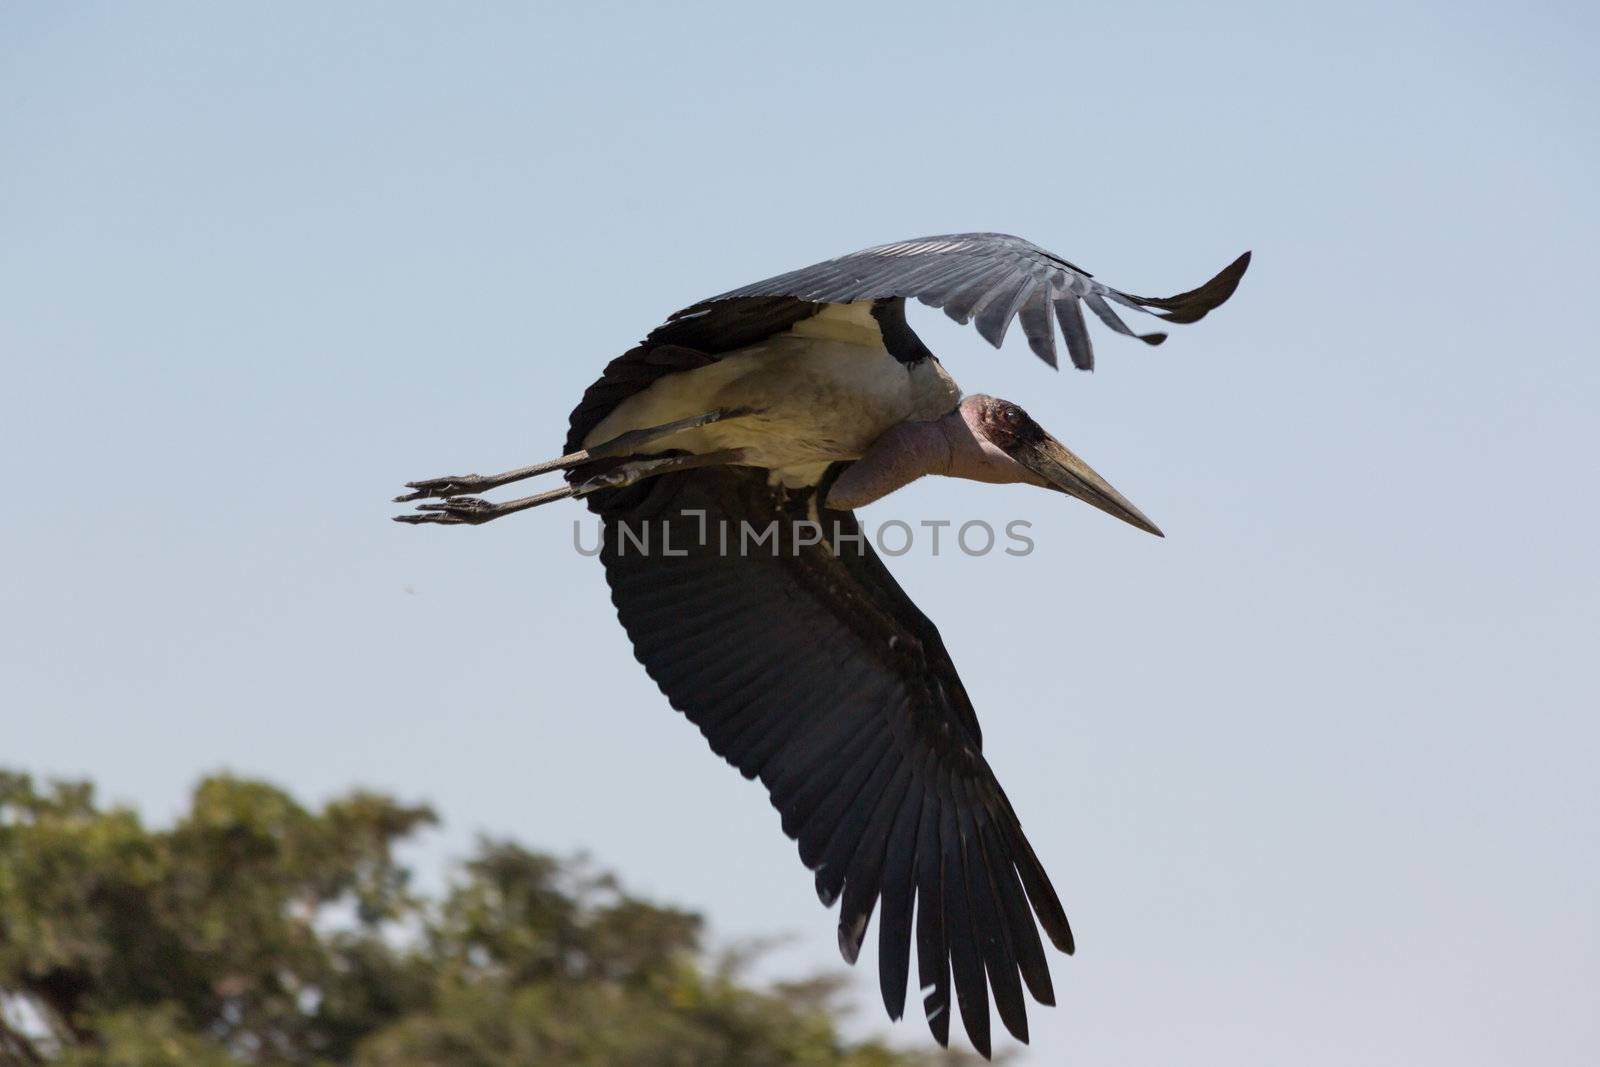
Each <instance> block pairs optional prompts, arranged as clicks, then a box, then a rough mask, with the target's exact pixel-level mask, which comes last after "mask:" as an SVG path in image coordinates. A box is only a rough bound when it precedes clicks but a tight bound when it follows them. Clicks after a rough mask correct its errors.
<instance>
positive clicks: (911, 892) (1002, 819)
mask: <svg viewBox="0 0 1600 1067" xmlns="http://www.w3.org/2000/svg"><path fill="white" fill-rule="evenodd" d="M828 483H829V479H824V483H823V484H824V485H826V484H828ZM815 494H820V495H823V496H825V495H826V494H825V492H824V491H823V490H822V488H821V487H820V486H819V487H818V488H817V489H815V490H808V491H803V492H791V491H786V490H779V489H774V488H772V487H770V486H768V484H767V481H766V477H765V474H764V472H761V471H756V470H750V469H747V468H737V467H724V468H707V469H704V470H698V471H689V472H681V473H678V474H667V475H663V476H661V477H660V478H657V479H654V480H653V481H650V482H646V483H642V484H640V485H638V486H634V487H631V488H629V489H624V490H614V491H606V492H603V493H598V494H595V496H594V497H592V498H591V506H594V507H595V508H596V510H598V511H599V513H600V514H601V516H602V518H603V520H604V522H605V525H606V528H607V535H606V538H605V543H604V547H603V548H602V551H601V559H602V561H603V562H604V563H605V566H606V577H607V580H608V581H609V583H610V585H611V590H612V600H613V601H614V603H615V604H616V606H617V612H618V615H619V616H620V617H621V619H622V624H623V626H624V628H625V629H626V630H627V632H628V635H629V637H630V638H631V639H632V641H633V645H634V652H635V655H636V656H637V657H638V658H639V660H640V662H642V663H643V664H644V665H645V668H646V670H648V671H649V673H650V675H651V677H652V678H654V679H655V680H656V681H657V683H658V684H659V685H660V686H661V688H662V691H663V692H665V693H666V695H667V697H668V699H669V700H670V701H671V702H672V705H673V706H674V707H676V708H677V709H679V710H680V711H682V712H683V713H684V714H685V715H686V716H687V717H688V718H689V719H690V720H691V721H693V722H694V723H695V724H696V725H697V726H698V727H699V728H700V730H701V732H702V733H703V734H704V735H705V737H706V739H707V741H708V742H709V743H710V745H711V748H712V750H713V751H715V752H717V753H718V754H719V755H721V756H723V757H724V758H725V759H727V760H728V761H729V762H730V763H732V764H733V765H734V766H736V767H738V769H739V770H740V771H741V772H742V773H744V774H746V775H755V776H757V777H759V778H760V780H761V781H762V783H763V784H764V785H765V786H766V787H767V789H768V793H769V796H770V799H771V801H772V804H773V806H774V807H775V808H776V809H777V810H778V813H779V815H780V818H781V822H782V826H783V829H784V832H785V833H787V834H788V835H789V836H790V837H792V838H794V839H796V841H797V843H798V845H799V852H800V856H801V859H802V861H803V862H804V863H805V864H806V865H807V866H808V867H810V868H812V869H813V871H814V878H815V880H816V884H817V892H818V896H819V898H820V899H821V900H822V901H823V903H824V904H829V905H833V904H837V905H838V906H839V908H840V913H839V950H840V954H841V955H842V956H843V957H844V958H845V959H846V960H848V961H850V962H854V961H855V959H856V957H857V956H858V955H859V953H860V949H861V945H862V943H863V942H864V940H865V938H866V933H867V927H868V924H869V922H870V919H871V917H872V915H873V913H874V911H877V912H878V915H879V934H878V936H879V953H878V957H879V981H880V988H881V990H882V993H883V1000H884V1005H885V1007H886V1008H887V1009H888V1010H889V1013H890V1014H891V1015H892V1016H898V1015H899V1014H900V1012H901V1011H902V1010H903V1008H904V1004H905V994H906V982H907V978H908V968H909V963H910V951H911V943H912V940H913V938H914V939H915V941H916V944H917V958H918V965H917V967H918V975H919V979H920V980H919V982H918V986H919V989H920V990H922V992H923V998H922V999H923V1008H924V1013H925V1015H926V1016H927V1018H928V1026H929V1029H930V1031H931V1032H932V1033H933V1035H934V1037H935V1038H936V1039H937V1040H939V1041H940V1042H941V1043H944V1042H947V1041H948V1040H949V1028H950V1014H951V1011H952V1009H953V1007H954V1006H955V1005H959V1006H960V1010H961V1019H962V1023H963V1025H964V1027H965V1029H966V1031H967V1035H968V1037H969V1038H971V1040H972V1043H973V1045H974V1047H976V1048H977V1049H979V1050H980V1051H981V1052H983V1053H984V1054H986V1055H987V1054H988V1052H989V1047H990V1029H989V996H990V991H991V989H992V991H993V995H994V997H995V998H996V999H995V1003H996V1007H997V1008H998V1011H999V1015H1000V1018H1001V1021H1002V1022H1003V1023H1004V1024H1005V1026H1006V1028H1007V1029H1008V1030H1009V1031H1011V1032H1012V1033H1013V1034H1015V1035H1017V1036H1018V1037H1019V1038H1023V1039H1025V1038H1026V1035H1027V1020H1026V1011H1025V1009H1024V1007H1023V998H1022V990H1023V989H1024V987H1026V988H1027V989H1028V990H1030V991H1032V992H1033V993H1034V994H1035V996H1036V999H1039V998H1038V994H1039V993H1040V992H1043V993H1044V995H1045V996H1047V997H1048V996H1051V995H1052V994H1051V989H1050V984H1049V973H1048V970H1047V969H1046V967H1045V965H1044V961H1043V953H1042V949H1041V948H1040V945H1041V944H1042V942H1041V941H1040V938H1039V932H1038V929H1037V927H1036V925H1035V923H1036V921H1037V922H1044V923H1046V933H1048V934H1050V936H1051V937H1052V940H1056V938H1057V934H1058V933H1059V931H1060V930H1061V929H1063V928H1064V923H1065V917H1064V916H1062V917H1061V919H1060V922H1059V923H1057V922H1056V920H1055V912H1056V911H1058V910H1059V907H1060V905H1059V903H1055V900H1056V898H1055V892H1054V890H1053V889H1051V888H1050V887H1049V881H1048V878H1046V877H1045V875H1044V873H1043V871H1042V870H1040V869H1037V860H1035V859H1034V858H1033V853H1032V850H1031V849H1029V848H1027V844H1026V840H1025V839H1024V838H1023V836H1022V828H1021V826H1020V825H1018V824H1017V823H1016V819H1015V816H1014V815H1012V814H1011V809H1010V805H1009V803H1008V802H1007V801H1006V799H1005V794H1004V793H1003V792H1002V791H1001V789H1000V785H999V783H998V782H997V781H996V780H995V777H994V774H993V772H992V771H991V770H990V769H989V766H988V764H987V763H986V762H985V761H984V758H983V755H982V737H981V734H980V732H979V729H978V722H977V718H976V716H975V715H974V714H973V711H972V705H971V702H970V700H969V699H968V698H967V694H966V690H965V689H964V688H963V687H962V685H961V679H960V677H959V676H958V675H957V674H956V670H955V667H954V666H953V665H952V664H951V662H950V658H949V655H948V653H946V651H945V649H944V644H943V642H942V641H941V639H940V637H939V632H938V630H937V629H936V628H935V627H934V626H933V624H932V623H931V622H929V621H928V620H927V618H926V617H925V616H924V615H922V613H921V612H920V611H918V610H917V609H916V607H915V605H913V604H912V603H911V601H910V599H909V598H908V597H906V595H905V593H904V592H903V591H902V590H901V589H900V587H899V585H898V584H896V583H895V582H894V579H893V578H892V577H891V576H890V575H889V572H888V571H887V570H886V569H885V568H884V567H883V564H882V562H881V561H880V560H879V559H878V558H877V556H876V555H874V554H873V553H872V549H871V548H870V546H869V545H867V543H866V542H865V540H860V541H858V540H855V539H853V535H856V534H858V533H859V527H858V526H857V524H856V521H855V517H854V516H853V515H851V514H850V513H848V512H835V511H830V510H827V509H826V508H821V509H820V510H818V511H817V518H818V519H819V520H820V523H821V526H822V528H823V531H824V534H825V538H824V541H823V542H821V543H819V544H815V545H808V544H805V543H804V540H803V539H795V538H794V537H793V529H794V527H793V525H792V523H794V522H796V521H798V520H803V519H806V518H808V517H809V515H810V513H811V509H813V508H815V507H816V506H817V505H816V501H815V499H814V495H815ZM702 513H703V516H702ZM723 520H727V521H729V522H730V523H734V524H737V523H739V522H741V521H744V522H749V523H750V524H751V525H752V526H753V527H755V528H758V529H766V528H767V526H768V524H769V523H772V522H774V521H776V523H777V529H778V531H779V543H778V544H777V545H776V546H775V548H776V551H775V552H774V553H773V554H770V555H769V554H768V552H769V549H767V548H763V549H761V550H759V551H755V552H752V553H750V554H748V555H743V556H741V555H738V554H737V553H730V554H728V555H723V554H722V553H721V552H720V550H719V547H718V543H717V537H716V535H715V530H716V528H717V524H718V523H719V522H721V521H723ZM702 521H703V522H704V523H705V524H706V525H705V528H706V529H708V530H710V531H711V533H710V534H709V535H708V536H707V538H706V542H707V543H705V544H701V543H700V542H699V531H700V529H702V527H701V523H702ZM644 522H649V523H651V524H652V525H653V528H654V534H653V542H652V543H653V544H655V545H657V546H660V545H663V544H666V543H668V542H670V544H671V545H672V547H673V550H674V552H677V551H680V550H681V551H685V552H686V554H685V555H684V556H681V557H680V556H676V555H673V556H667V555H664V554H661V553H659V552H658V553H657V554H654V555H649V554H644V553H641V552H639V551H637V550H636V549H634V548H633V547H632V542H627V543H628V544H629V545H630V547H629V548H628V549H627V550H626V551H624V550H622V549H621V548H620V547H619V546H620V545H621V544H623V543H624V542H623V541H622V540H621V539H620V538H619V537H618V532H619V527H620V526H621V525H622V524H624V523H632V524H634V525H635V528H636V529H637V528H638V524H640V523H644ZM661 524H664V527H663V526H662V525H661ZM835 524H837V525H835ZM663 529H665V530H666V533H667V535H668V537H667V539H666V540H663V539H662V530H663ZM835 536H837V537H838V541H837V544H838V545H839V552H838V554H835V553H834V551H833V544H834V543H835V542H834V538H835ZM686 605H687V607H686ZM774 605H782V609H781V610H774ZM991 839H992V840H991ZM1023 887H1027V888H1026V893H1027V894H1028V897H1026V898H1025V897H1024V888H1023ZM1028 899H1033V900H1034V901H1035V904H1034V907H1033V908H1032V909H1031V910H1030V907H1029V905H1028V903H1027V900H1028ZM880 904H881V907H880ZM1035 912H1037V913H1038V919H1037V920H1036V919H1035V914H1034V913H1035ZM913 915H915V916H916V919H915V922H913ZM1052 926H1053V927H1055V929H1054V930H1052V929H1051V927H1052ZM1058 943H1059V942H1058ZM1041 971H1043V973H1042V974H1041Z"/></svg>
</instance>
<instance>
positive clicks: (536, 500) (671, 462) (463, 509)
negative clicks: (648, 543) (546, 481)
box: [394, 448, 744, 526]
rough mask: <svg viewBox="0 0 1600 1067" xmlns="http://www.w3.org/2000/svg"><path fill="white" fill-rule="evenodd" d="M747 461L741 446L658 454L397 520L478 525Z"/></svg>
mask: <svg viewBox="0 0 1600 1067" xmlns="http://www.w3.org/2000/svg"><path fill="white" fill-rule="evenodd" d="M743 461H744V450H743V449H738V448H730V449H724V450H722V451H720V452H705V453H701V454H699V455H695V454H689V455H679V456H659V457H656V458H652V459H635V460H630V461H628V462H626V463H623V464H620V465H618V466H616V467H613V468H611V469H610V470H608V471H603V472H601V473H600V474H597V475H595V476H594V477H593V478H588V479H585V480H584V481H581V482H579V483H577V484H576V485H564V486H562V487H561V488H560V489H551V490H550V491H549V492H545V493H536V494H534V495H533V496H525V497H522V498H521V499H520V500H508V501H506V502H505V503H504V504H493V503H490V502H489V501H487V500H485V499H483V498H482V497H477V496H453V497H450V498H448V499H446V500H441V501H438V502H435V503H430V504H418V505H417V511H416V513H414V514H411V515H396V516H395V517H394V521H395V522H409V523H415V524H422V523H439V524H441V525H445V526H476V525H478V524H479V523H485V522H488V521H490V520H491V519H498V518H500V517H502V516H504V515H510V514H513V513H515V512H518V511H527V510H528V509H529V508H536V507H538V506H539V505H540V504H548V503H550V502H551V501H554V500H565V499H567V498H568V497H571V498H573V499H581V498H583V497H586V496H588V495H589V494H590V493H596V492H599V491H600V490H602V489H621V488H622V487H623V486H627V485H632V484H634V483H635V482H639V481H642V480H644V479H645V478H654V477H655V476H656V475H658V474H668V473H670V472H672V471H682V470H692V469H693V468H695V467H719V466H725V465H733V464H738V463H741V462H743Z"/></svg>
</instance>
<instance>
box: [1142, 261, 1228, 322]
mask: <svg viewBox="0 0 1600 1067" xmlns="http://www.w3.org/2000/svg"><path fill="white" fill-rule="evenodd" d="M1249 266H1250V253H1249V252H1246V253H1245V254H1244V255H1242V256H1240V257H1239V258H1238V259H1236V260H1234V261H1233V262H1232V263H1229V264H1228V265H1227V266H1226V267H1223V268H1222V270H1220V271H1218V272H1217V275H1216V276H1215V277H1214V278H1212V279H1211V280H1210V281H1208V282H1206V283H1205V284H1204V285H1202V286H1200V287H1199V288H1197V289H1190V290H1189V291H1188V292H1186V293H1179V294H1178V295H1176V296H1165V297H1151V296H1134V295H1132V294H1131V293H1130V294H1128V299H1130V300H1132V301H1133V302H1134V303H1136V304H1140V305H1142V306H1143V307H1147V308H1152V307H1153V308H1161V309H1162V310H1164V311H1166V312H1167V313H1166V314H1164V315H1159V316H1158V317H1159V318H1163V319H1166V320H1167V321H1168V322H1175V323H1178V324H1180V325H1182V324H1185V323H1190V322H1199V321H1200V320H1201V319H1203V318H1205V317H1206V315H1207V314H1208V313H1210V312H1212V311H1214V310H1216V309H1217V308H1218V307H1220V306H1221V305H1222V304H1223V303H1224V302H1226V301H1227V299H1228V298H1229V297H1230V296H1232V295H1233V292H1234V290H1235V289H1237V288H1239V282H1240V280H1241V279H1242V278H1243V277H1244V272H1245V270H1246V269H1248V268H1249Z"/></svg>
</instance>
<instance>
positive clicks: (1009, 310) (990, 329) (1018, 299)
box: [973, 270, 1038, 348]
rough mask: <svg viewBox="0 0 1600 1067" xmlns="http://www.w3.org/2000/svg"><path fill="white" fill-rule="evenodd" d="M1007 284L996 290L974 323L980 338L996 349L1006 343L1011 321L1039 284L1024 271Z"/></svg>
mask: <svg viewBox="0 0 1600 1067" xmlns="http://www.w3.org/2000/svg"><path fill="white" fill-rule="evenodd" d="M1005 284H1006V286H1007V287H1008V288H1003V289H996V290H995V291H994V292H993V293H992V294H991V295H990V297H989V299H988V302H987V303H986V304H985V306H984V307H983V308H982V309H980V310H979V311H978V312H977V313H976V315H977V318H976V319H975V320H974V322H973V325H974V326H976V327H977V329H978V334H979V336H981V337H982V338H983V339H984V340H985V341H988V342H989V343H990V344H991V345H994V346H995V347H996V348H999V347H1000V345H1001V343H1002V342H1004V341H1005V339H1006V331H1007V330H1008V329H1010V327H1011V320H1012V319H1014V318H1015V317H1016V315H1017V311H1018V310H1019V309H1021V307H1022V305H1023V304H1024V303H1025V302H1026V301H1027V299H1028V296H1029V295H1030V294H1031V293H1032V292H1033V287H1034V286H1035V285H1036V284H1038V282H1037V281H1036V280H1035V278H1034V277H1033V275H1032V274H1030V273H1028V272H1027V271H1025V270H1023V271H1019V272H1018V273H1017V275H1015V276H1013V277H1012V278H1011V279H1010V280H1008V281H1007V282H1006V283H1005Z"/></svg>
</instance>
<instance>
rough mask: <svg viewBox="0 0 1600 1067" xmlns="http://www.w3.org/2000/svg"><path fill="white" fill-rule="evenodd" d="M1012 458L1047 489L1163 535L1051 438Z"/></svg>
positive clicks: (1125, 499) (1034, 443)
mask: <svg viewBox="0 0 1600 1067" xmlns="http://www.w3.org/2000/svg"><path fill="white" fill-rule="evenodd" d="M1012 458H1013V459H1015V460H1016V461H1017V462H1018V463H1020V464H1022V465H1023V466H1024V467H1026V468H1028V470H1030V471H1032V472H1033V473H1034V474H1035V475H1037V476H1038V477H1039V478H1041V479H1042V480H1043V481H1044V483H1045V485H1046V486H1048V487H1049V488H1051V489H1056V490H1059V491H1060V492H1063V493H1066V494H1067V495H1068V496H1075V497H1077V498H1078V499H1079V500H1081V501H1083V502H1084V503H1085V504H1090V505H1092V506H1094V507H1097V508H1099V509H1100V510H1101V511H1103V512H1105V513H1106V514H1107V515H1114V516H1116V517H1117V518H1119V519H1121V520H1122V521H1123V522H1126V523H1128V524H1130V525H1132V526H1137V527H1138V528H1139V529H1141V530H1144V531H1145V532H1146V533H1153V534H1155V535H1156V536H1157V537H1165V536H1166V534H1164V533H1162V532H1161V528H1160V527H1158V526H1157V525H1156V524H1155V523H1153V522H1151V521H1150V520H1149V519H1148V518H1146V517H1145V514H1144V512H1142V511H1140V510H1139V509H1138V508H1136V507H1134V506H1133V504H1132V502H1131V501H1129V500H1128V498H1127V497H1125V496H1123V495H1122V494H1121V493H1119V492H1117V491H1116V490H1115V489H1113V488H1111V483H1110V482H1107V481H1106V480H1105V479H1104V478H1102V477H1100V475H1098V474H1096V473H1095V471H1094V468H1093V467H1090V466H1089V465H1088V464H1087V463H1085V462H1084V461H1083V460H1081V459H1079V458H1078V457H1077V456H1076V455H1074V454H1073V452H1072V450H1071V449H1069V448H1067V446H1066V445H1064V444H1062V443H1061V442H1060V441H1057V440H1056V439H1055V438H1054V437H1051V436H1049V435H1048V434H1046V435H1045V438H1044V440H1042V441H1038V442H1029V443H1028V444H1025V445H1023V446H1022V447H1021V448H1018V449H1017V450H1016V451H1015V452H1014V453H1012Z"/></svg>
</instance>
